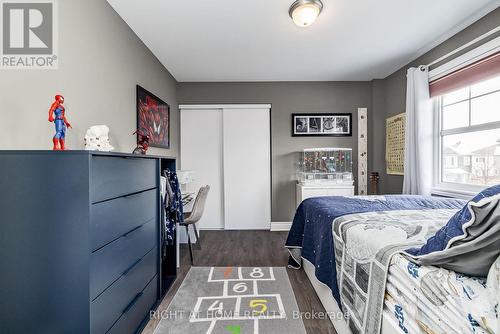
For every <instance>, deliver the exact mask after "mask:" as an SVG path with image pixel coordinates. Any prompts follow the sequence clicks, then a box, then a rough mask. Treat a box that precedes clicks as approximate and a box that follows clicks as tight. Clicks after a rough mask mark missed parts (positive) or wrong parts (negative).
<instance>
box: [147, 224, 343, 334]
mask: <svg viewBox="0 0 500 334" xmlns="http://www.w3.org/2000/svg"><path fill="white" fill-rule="evenodd" d="M286 235H287V233H285V232H270V231H202V232H201V244H202V247H203V249H202V250H196V249H195V250H194V257H195V266H200V267H209V266H217V267H225V266H240V267H258V266H260V267H285V266H286V265H287V262H288V252H287V250H286V249H285V248H284V244H285V240H286ZM194 248H196V247H194ZM190 266H191V264H190V261H189V252H188V249H187V245H181V267H180V268H179V271H178V277H177V280H176V281H175V282H174V284H173V286H172V288H171V289H170V291H169V292H168V293H167V295H166V296H165V298H164V300H163V301H162V303H161V304H160V306H159V307H158V310H159V311H162V310H166V309H167V308H168V305H169V304H170V301H171V300H172V298H173V297H174V295H175V293H176V292H177V290H178V289H179V287H180V285H181V283H182V281H183V280H184V277H185V276H186V274H187V272H188V271H189V268H190ZM287 271H288V276H289V277H290V282H291V283H292V287H293V290H294V293H295V297H296V299H297V303H298V305H299V310H300V311H302V312H312V311H314V312H322V311H324V308H323V306H322V305H321V302H320V300H319V299H318V296H317V295H316V293H315V292H314V289H313V287H312V285H311V283H310V282H309V279H308V278H307V276H306V274H305V272H304V271H303V270H293V269H287ZM303 321H304V325H305V327H306V330H307V333H308V334H334V333H335V330H334V328H333V326H332V324H331V322H330V320H326V319H315V320H311V319H303ZM158 322H159V320H151V321H150V322H149V323H148V324H147V326H146V328H145V329H144V331H143V332H142V334H151V333H153V331H154V329H155V327H156V325H157V324H158ZM190 334H195V333H190ZM263 334H266V333H263Z"/></svg>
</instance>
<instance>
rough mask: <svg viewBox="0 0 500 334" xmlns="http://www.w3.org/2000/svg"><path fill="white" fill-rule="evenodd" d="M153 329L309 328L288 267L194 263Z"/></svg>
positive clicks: (270, 332) (269, 331)
mask: <svg viewBox="0 0 500 334" xmlns="http://www.w3.org/2000/svg"><path fill="white" fill-rule="evenodd" d="M159 316H160V317H161V321H160V322H159V324H158V326H157V327H156V329H155V332H154V334H277V333H287V334H306V330H305V328H304V324H303V322H302V320H301V317H300V313H299V308H298V306H297V301H296V300H295V296H294V294H293V290H292V286H291V285H290V280H289V279H288V274H287V272H286V269H285V268H269V267H258V268H246V267H227V268H216V267H212V268H203V267H193V268H191V270H190V271H189V273H188V274H187V276H186V278H185V279H184V282H182V285H181V287H180V289H179V291H178V292H177V293H176V295H175V296H174V299H173V300H172V302H171V304H170V306H169V307H168V309H167V310H166V311H163V312H160V314H159Z"/></svg>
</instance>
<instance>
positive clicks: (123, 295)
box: [90, 248, 157, 334]
mask: <svg viewBox="0 0 500 334" xmlns="http://www.w3.org/2000/svg"><path fill="white" fill-rule="evenodd" d="M156 259H157V249H156V248H154V249H152V250H150V251H149V253H148V254H147V255H146V256H145V257H144V258H142V259H141V261H139V263H137V264H136V265H135V266H134V267H132V268H131V269H130V271H129V272H127V273H125V274H124V275H123V276H122V277H120V278H119V279H118V280H117V281H116V282H115V283H113V285H111V286H110V287H109V288H108V289H107V290H106V291H104V292H103V293H102V294H101V295H100V296H99V297H98V298H97V299H96V300H94V301H93V302H92V305H91V306H90V316H91V320H92V333H93V334H99V333H106V332H107V331H108V329H110V328H111V326H112V325H113V324H114V323H115V321H116V320H117V319H118V318H119V317H120V316H121V315H122V312H123V310H124V309H125V308H126V307H127V305H129V303H130V302H131V301H132V300H133V299H134V297H135V296H137V294H138V293H139V292H141V291H142V290H143V289H144V287H145V286H146V285H147V284H148V282H149V281H150V280H151V279H152V278H153V276H155V275H156V271H157V261H156Z"/></svg>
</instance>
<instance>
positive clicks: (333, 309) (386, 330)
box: [302, 258, 400, 334]
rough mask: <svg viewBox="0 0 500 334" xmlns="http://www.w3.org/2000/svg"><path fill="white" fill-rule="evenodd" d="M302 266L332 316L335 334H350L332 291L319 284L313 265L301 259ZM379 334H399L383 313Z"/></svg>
mask: <svg viewBox="0 0 500 334" xmlns="http://www.w3.org/2000/svg"><path fill="white" fill-rule="evenodd" d="M302 265H303V268H304V271H305V272H306V275H307V277H308V278H309V281H310V282H311V284H312V286H313V288H314V291H316V294H317V295H318V298H319V300H320V301H321V303H322V304H323V307H324V308H325V311H326V312H327V313H328V314H330V315H332V316H330V320H331V322H332V324H333V327H335V330H336V331H337V334H352V333H351V330H350V329H349V327H348V326H347V322H346V320H345V319H344V318H343V313H342V311H341V310H340V307H339V305H338V304H337V301H336V300H335V298H333V295H332V291H331V290H330V288H329V287H328V286H327V285H325V284H324V283H322V282H320V281H319V280H318V279H317V278H316V275H315V273H314V265H313V264H312V263H311V262H309V261H308V260H306V259H304V258H302ZM341 315H342V316H341ZM380 333H381V334H400V331H399V326H398V324H396V322H395V321H394V320H392V319H391V318H389V317H388V316H387V315H386V314H385V312H384V313H383V317H382V329H381V331H380Z"/></svg>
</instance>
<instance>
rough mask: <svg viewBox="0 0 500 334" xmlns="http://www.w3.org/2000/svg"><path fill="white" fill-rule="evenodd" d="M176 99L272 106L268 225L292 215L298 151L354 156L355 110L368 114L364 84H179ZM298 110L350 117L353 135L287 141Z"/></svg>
mask: <svg viewBox="0 0 500 334" xmlns="http://www.w3.org/2000/svg"><path fill="white" fill-rule="evenodd" d="M177 98H178V101H179V103H180V104H197V103H198V104H205V103H270V104H272V110H271V152H272V153H271V154H272V221H274V222H287V221H291V220H292V218H293V214H294V212H295V183H294V180H295V177H296V176H295V172H296V163H297V161H298V159H299V153H298V152H299V151H300V150H302V149H304V148H311V147H335V146H337V147H352V148H354V156H355V157H356V156H357V150H356V148H357V108H359V107H367V108H368V110H369V112H370V111H371V101H372V91H371V83H369V82H301V83H298V82H293V83H286V82H255V83H179V84H178V90H177ZM299 112H306V113H307V112H309V113H312V112H336V113H346V112H348V113H352V114H353V121H354V123H353V136H352V137H343V138H333V137H324V138H321V137H307V138H298V137H292V136H291V131H292V129H291V114H292V113H299ZM354 165H355V166H356V161H354ZM355 173H357V172H356V171H355ZM355 175H357V174H355Z"/></svg>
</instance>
